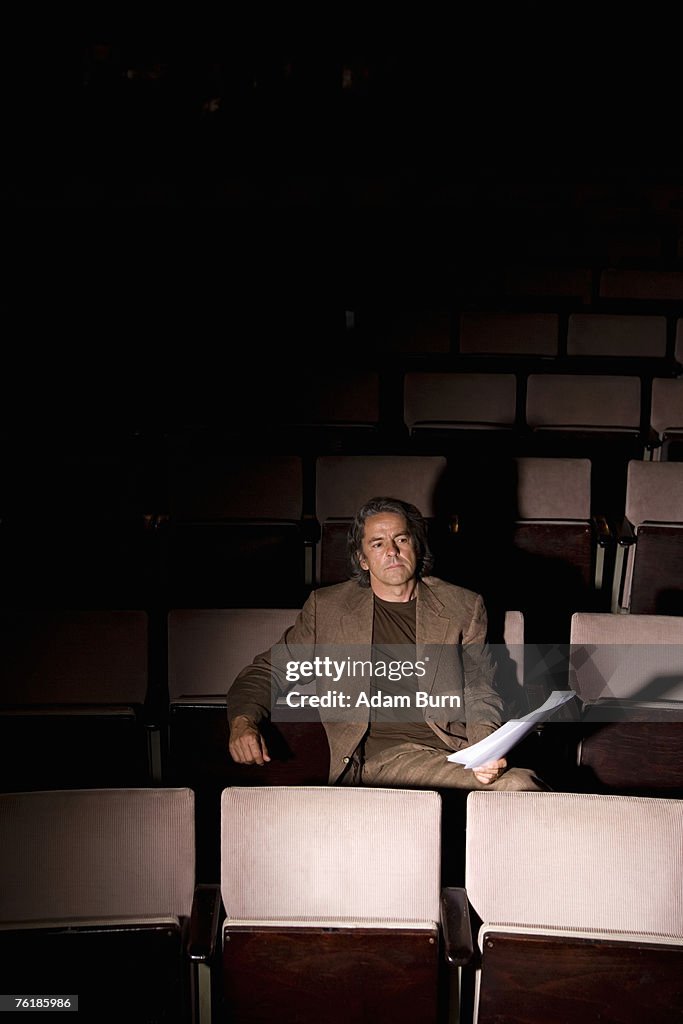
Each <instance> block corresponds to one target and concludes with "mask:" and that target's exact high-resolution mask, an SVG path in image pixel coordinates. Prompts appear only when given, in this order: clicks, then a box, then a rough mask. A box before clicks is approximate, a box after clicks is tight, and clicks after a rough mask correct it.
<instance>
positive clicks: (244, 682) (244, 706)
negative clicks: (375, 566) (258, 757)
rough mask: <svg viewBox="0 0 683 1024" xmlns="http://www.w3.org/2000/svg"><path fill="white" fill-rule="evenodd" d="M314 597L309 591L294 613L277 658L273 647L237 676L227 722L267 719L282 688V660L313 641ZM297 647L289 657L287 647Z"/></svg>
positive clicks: (301, 655)
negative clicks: (304, 600)
mask: <svg viewBox="0 0 683 1024" xmlns="http://www.w3.org/2000/svg"><path fill="white" fill-rule="evenodd" d="M315 622H316V598H315V591H314V592H313V593H311V594H310V596H309V597H308V598H307V599H306V602H305V604H304V606H303V608H302V609H301V611H300V612H299V614H298V615H297V618H296V621H295V622H294V625H293V626H291V627H290V628H289V629H288V630H286V631H285V632H284V633H283V635H282V636H281V637H280V639H279V640H278V643H277V645H275V646H277V647H278V648H279V650H278V652H277V657H276V656H275V650H274V647H270V648H269V649H268V650H267V651H263V652H262V653H261V654H257V655H256V656H255V657H254V660H253V661H252V663H251V664H250V665H247V666H246V667H245V668H243V669H242V671H241V672H240V673H239V674H238V675H237V677H236V678H235V680H234V682H233V683H232V685H231V686H230V687H229V689H228V693H227V705H228V721H229V722H231V721H232V720H233V718H236V717H237V715H246V717H247V718H249V719H251V721H252V722H254V724H256V725H258V723H259V722H261V721H262V720H263V719H264V718H269V717H270V713H271V707H272V702H273V700H274V699H276V698H277V696H278V695H279V694H280V693H281V692H282V691H283V679H282V673H281V671H279V668H280V669H281V668H282V665H283V662H284V661H290V660H294V657H296V660H299V659H302V658H304V657H306V654H305V653H304V651H305V649H308V648H310V649H312V647H313V646H314V644H315ZM295 646H296V654H295V655H292V657H291V658H290V657H289V653H290V649H291V648H293V647H295Z"/></svg>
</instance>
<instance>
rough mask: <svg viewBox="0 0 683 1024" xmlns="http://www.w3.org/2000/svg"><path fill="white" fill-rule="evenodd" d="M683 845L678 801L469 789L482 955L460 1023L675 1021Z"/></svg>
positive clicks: (474, 965)
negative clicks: (472, 790)
mask: <svg viewBox="0 0 683 1024" xmlns="http://www.w3.org/2000/svg"><path fill="white" fill-rule="evenodd" d="M492 837H495V841H492ZM682 842H683V802H681V801H680V800H669V799H664V798H660V799H653V798H647V797H630V796H617V795H595V794H574V793H549V792H543V793H515V792H491V793H483V792H474V793H470V794H469V796H468V799H467V860H466V893H467V897H468V901H469V912H470V917H471V922H472V933H473V934H472V938H473V942H474V944H475V946H476V954H475V956H474V957H473V959H472V961H471V964H470V966H469V968H468V969H467V970H466V971H465V982H466V984H465V986H464V989H465V997H464V998H463V1005H462V1007H461V1010H462V1013H461V1018H460V1019H461V1020H468V1021H469V1020H471V1019H472V1016H471V1014H472V1012H474V1015H475V1016H474V1019H476V1020H477V1021H478V1024H494V1022H497V1021H502V1020H505V1021H506V1024H581V1022H584V1021H586V1020H594V1021H597V1020H602V1019H605V1020H607V1019H609V1020H614V1021H617V1020H618V1021H619V1022H620V1024H640V1022H642V1021H644V1020H647V1021H652V1022H656V1024H670V1022H671V1021H672V1020H675V1019H676V1017H677V1016H679V1015H680V1008H681V1005H683V981H682V979H683V901H682V899H681V892H683V887H682V886H681V881H682V879H681V872H682V870H683V868H682V861H681V856H680V850H681V843H682ZM463 945H464V943H463Z"/></svg>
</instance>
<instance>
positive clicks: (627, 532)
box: [616, 518, 636, 548]
mask: <svg viewBox="0 0 683 1024" xmlns="http://www.w3.org/2000/svg"><path fill="white" fill-rule="evenodd" d="M616 536H617V544H620V545H621V547H624V548H627V547H630V546H631V545H632V544H635V542H636V535H635V533H634V530H633V527H632V525H631V523H630V522H629V521H628V519H626V518H624V519H620V520H619V522H618V523H617V524H616Z"/></svg>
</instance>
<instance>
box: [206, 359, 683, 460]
mask: <svg viewBox="0 0 683 1024" xmlns="http://www.w3.org/2000/svg"><path fill="white" fill-rule="evenodd" d="M680 373H681V366H680V365H678V364H676V368H675V369H674V368H671V369H670V370H669V371H668V372H665V371H663V370H662V371H660V372H659V373H658V372H656V371H654V372H653V371H652V370H651V369H650V370H649V371H647V370H642V369H639V368H638V367H637V366H634V364H633V361H631V362H630V363H629V362H628V361H626V362H625V363H624V364H622V365H621V367H620V368H619V369H618V370H617V369H615V368H614V366H613V365H608V366H607V367H600V366H593V367H588V368H587V367H585V366H584V367H583V368H582V369H581V370H580V371H579V370H577V369H576V368H574V369H573V370H572V368H571V367H567V366H564V367H561V368H557V367H555V368H552V367H551V366H547V365H539V366H538V367H537V368H535V369H534V368H529V367H527V368H524V369H522V368H520V367H519V366H515V365H514V364H512V363H511V362H510V361H509V360H508V361H507V362H506V361H505V360H504V359H492V360H490V361H488V362H486V361H479V362H475V363H473V364H472V363H468V362H465V361H462V360H460V361H458V362H457V363H456V364H455V365H449V366H445V365H443V364H439V363H438V362H436V363H435V361H434V360H432V361H428V363H427V365H426V366H425V365H416V366H413V367H412V368H401V369H399V370H396V369H395V368H393V369H392V370H383V371H378V370H374V369H365V370H353V371H350V370H344V369H340V370H335V371H311V372H310V373H301V374H294V375H292V374H288V373H287V371H286V370H283V373H282V376H281V378H280V379H279V380H278V382H277V384H276V392H277V393H275V394H273V395H268V400H267V402H265V408H263V409H259V411H258V413H257V412H256V410H255V409H254V408H252V410H251V412H250V411H249V410H248V409H245V410H241V409H240V415H239V416H238V417H237V418H236V419H232V420H231V424H230V430H231V431H232V435H230V430H228V427H227V424H225V425H221V423H220V422H218V423H217V424H215V429H216V433H217V434H218V433H220V432H221V430H222V429H223V430H224V432H225V434H227V435H228V436H230V437H231V443H232V444H233V446H236V445H238V444H239V445H241V446H243V447H247V448H248V447H249V446H251V445H256V446H261V448H262V449H264V450H277V451H283V450H284V449H285V448H286V450H288V451H289V452H302V453H305V454H308V455H311V454H313V455H316V454H325V453H326V452H332V451H338V452H340V453H341V452H345V453H347V454H353V453H361V452H364V451H368V452H369V451H374V452H381V451H382V450H385V451H388V450H400V449H401V448H403V449H405V450H406V451H407V452H409V451H420V450H424V448H425V446H426V445H429V446H431V447H432V449H433V450H435V451H436V450H442V451H443V452H444V453H446V452H449V451H466V450H467V448H468V447H474V448H475V449H477V450H482V451H484V452H486V451H489V450H491V447H492V446H494V445H495V446H498V447H502V448H505V449H507V450H509V451H512V452H514V453H516V454H519V455H522V454H528V455H530V454H534V453H535V452H536V451H537V450H538V449H540V450H545V449H546V448H547V445H548V441H549V440H552V441H553V443H554V444H561V443H562V441H561V438H560V436H558V432H559V431H562V432H563V433H565V434H566V433H567V432H568V431H571V432H573V434H574V435H576V434H578V433H580V432H589V431H590V432H591V433H592V434H594V435H595V437H596V438H599V437H600V436H603V437H605V438H607V439H609V440H610V441H611V443H612V445H617V444H618V443H619V442H621V443H622V444H623V443H625V442H628V443H629V446H630V447H629V450H630V451H631V452H632V457H634V458H635V457H638V458H640V457H643V455H645V454H646V457H648V458H649V457H653V458H664V459H667V458H675V457H679V458H680V441H681V432H682V431H683V426H682V423H683V397H682V395H683V391H682V388H683V381H682V379H681V377H680ZM676 374H678V376H677V375H676ZM236 401H237V403H238V405H239V397H237V399H236ZM549 431H554V432H555V434H554V435H551V436H550V437H549V436H548V432H549ZM620 435H621V436H620ZM255 439H256V440H255ZM594 439H595V438H594ZM571 440H572V441H573V443H574V444H576V437H573V438H571ZM484 446H487V447H484ZM565 450H566V449H564V448H561V449H560V451H565ZM677 453H678V454H677Z"/></svg>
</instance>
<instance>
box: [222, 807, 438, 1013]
mask: <svg viewBox="0 0 683 1024" xmlns="http://www.w3.org/2000/svg"><path fill="white" fill-rule="evenodd" d="M440 822H441V807H440V798H439V795H438V794H437V793H435V792H431V791H428V790H386V789H374V788H367V789H363V788H361V789H356V788H348V789H347V788H343V787H323V788H309V787H295V788H292V787H277V788H270V787H259V788H255V789H254V788H232V789H226V790H225V792H224V793H223V797H222V831H221V844H222V845H221V895H222V900H223V905H224V910H225V914H226V919H225V921H224V924H223V928H222V980H223V991H224V1007H223V1010H222V1013H221V1015H220V1018H219V1019H220V1020H224V1021H228V1020H238V1021H240V1022H241V1024H254V1022H257V1021H258V1022H263V1024H265V1022H272V1021H274V1020H277V1021H282V1022H283V1024H293V1022H295V1021H296V1022H298V1024H319V1022H320V1021H325V1022H326V1024H342V1022H344V1024H346V1022H348V1021H373V1022H375V1024H390V1022H391V1024H394V1022H395V1021H399V1020H402V1021H403V1020H406V1021H407V1020H412V1021H420V1022H424V1024H427V1022H436V1021H437V1020H443V1019H444V1017H443V1016H441V1017H440V1016H439V1014H440V1013H442V1012H443V1002H442V999H441V996H442V994H443V991H444V989H445V987H446V986H443V987H442V985H441V982H442V981H443V977H442V973H441V970H440V961H441V955H442V954H441V949H442V947H441V942H442V939H443V936H444V933H443V930H442V926H441V907H440V895H441V893H440V882H439V864H440V848H439V847H440ZM441 962H442V963H443V961H441Z"/></svg>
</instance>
